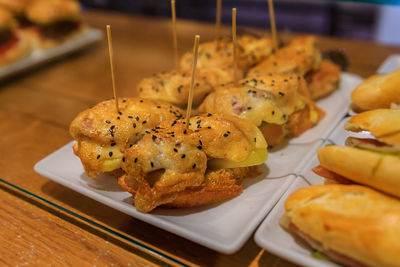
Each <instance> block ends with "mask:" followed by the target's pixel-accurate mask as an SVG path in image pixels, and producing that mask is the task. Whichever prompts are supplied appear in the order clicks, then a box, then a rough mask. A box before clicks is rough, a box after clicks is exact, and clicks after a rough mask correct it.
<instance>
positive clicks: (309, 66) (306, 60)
mask: <svg viewBox="0 0 400 267" xmlns="http://www.w3.org/2000/svg"><path fill="white" fill-rule="evenodd" d="M321 60H322V58H321V52H320V51H319V49H318V48H317V45H316V40H315V37H313V36H305V37H299V38H296V39H294V40H292V42H291V43H290V44H289V45H288V46H286V47H284V48H281V49H279V50H278V51H277V52H276V53H275V54H273V55H271V56H270V57H268V58H267V59H265V60H264V61H262V62H261V63H259V64H258V65H257V66H255V67H254V68H252V69H250V70H249V72H248V73H247V77H249V78H250V77H260V76H265V75H268V74H270V73H297V74H300V75H302V76H304V75H305V74H306V73H307V72H309V71H312V70H317V69H318V68H319V66H320V64H321Z"/></svg>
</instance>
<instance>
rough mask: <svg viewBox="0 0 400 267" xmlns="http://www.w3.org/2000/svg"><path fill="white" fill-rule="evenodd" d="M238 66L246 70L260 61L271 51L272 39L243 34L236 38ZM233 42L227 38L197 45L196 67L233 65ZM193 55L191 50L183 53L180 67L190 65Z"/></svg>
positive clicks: (187, 67)
mask: <svg viewBox="0 0 400 267" xmlns="http://www.w3.org/2000/svg"><path fill="white" fill-rule="evenodd" d="M237 42H238V46H237V48H238V52H237V53H238V54H237V64H238V68H239V69H241V70H242V71H243V72H246V71H247V70H248V69H249V68H250V67H251V66H253V65H255V64H257V63H258V62H261V61H262V60H264V59H265V58H267V57H268V56H269V55H271V53H272V52H273V45H272V40H271V39H269V38H257V37H254V36H251V35H243V36H240V37H239V38H238V39H237ZM232 53H233V44H232V40H231V39H229V38H224V39H221V40H220V42H219V43H217V42H216V41H212V42H206V43H202V44H200V46H199V57H198V59H197V68H199V69H201V68H213V67H225V66H232V65H233V55H232ZM192 61H193V55H192V53H191V52H189V53H186V54H185V55H183V57H182V59H181V68H182V69H190V68H191V67H192Z"/></svg>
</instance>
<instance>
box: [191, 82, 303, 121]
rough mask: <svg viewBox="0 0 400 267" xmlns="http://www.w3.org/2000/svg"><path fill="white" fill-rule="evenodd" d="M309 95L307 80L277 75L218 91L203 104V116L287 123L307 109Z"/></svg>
mask: <svg viewBox="0 0 400 267" xmlns="http://www.w3.org/2000/svg"><path fill="white" fill-rule="evenodd" d="M303 92H305V93H306V92H307V87H306V83H305V81H304V79H303V78H301V77H300V76H297V75H294V74H274V75H271V76H269V75H268V76H263V77H259V78H257V79H256V78H254V79H243V80H240V81H239V82H238V83H237V84H236V83H230V84H226V85H224V86H221V87H218V88H216V90H215V92H213V93H211V94H210V95H208V96H207V97H206V99H205V100H204V102H203V103H202V104H201V105H200V107H199V111H200V112H202V113H205V112H209V113H219V114H226V115H233V116H238V117H241V118H244V119H247V120H250V121H251V122H252V123H254V124H255V125H256V126H260V125H261V123H262V122H267V123H275V124H284V123H286V122H287V121H288V118H289V116H290V115H291V114H292V113H294V112H295V111H297V110H301V109H303V108H304V106H305V104H306V102H307V99H306V97H305V96H304V95H303Z"/></svg>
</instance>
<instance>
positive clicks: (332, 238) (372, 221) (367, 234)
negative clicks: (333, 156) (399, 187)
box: [285, 185, 400, 266]
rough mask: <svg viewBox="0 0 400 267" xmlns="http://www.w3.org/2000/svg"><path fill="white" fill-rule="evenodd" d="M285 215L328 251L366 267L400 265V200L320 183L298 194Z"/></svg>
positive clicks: (288, 203) (290, 200)
mask: <svg viewBox="0 0 400 267" xmlns="http://www.w3.org/2000/svg"><path fill="white" fill-rule="evenodd" d="M285 210H286V214H287V216H288V217H289V219H290V221H291V223H293V224H294V225H295V226H296V227H297V228H299V229H300V230H301V231H302V232H304V233H306V234H307V235H309V236H311V237H312V238H313V239H315V240H317V241H319V242H321V243H322V246H323V248H324V249H326V250H333V251H335V252H338V253H341V254H343V255H346V256H349V257H350V258H352V259H355V260H357V261H359V262H362V263H364V264H366V265H368V266H400V265H399V263H400V253H399V251H400V242H399V238H398V237H399V236H400V201H398V200H397V199H395V198H391V197H389V196H386V195H384V194H381V193H379V192H377V191H374V190H372V189H369V188H367V187H363V186H358V185H319V186H310V187H305V188H301V189H299V190H297V191H296V192H294V193H293V194H292V195H290V196H289V198H288V199H287V200H286V203H285Z"/></svg>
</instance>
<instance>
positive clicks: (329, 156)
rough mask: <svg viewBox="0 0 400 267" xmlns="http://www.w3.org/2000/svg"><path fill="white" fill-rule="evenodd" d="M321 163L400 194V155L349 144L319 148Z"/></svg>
mask: <svg viewBox="0 0 400 267" xmlns="http://www.w3.org/2000/svg"><path fill="white" fill-rule="evenodd" d="M318 159H319V162H320V165H322V166H323V167H324V168H326V169H328V170H330V171H333V172H335V173H337V174H340V175H342V176H344V177H346V178H348V179H350V180H352V181H354V182H357V183H360V184H365V185H368V186H371V187H374V188H376V189H379V190H381V191H384V192H386V193H389V194H391V195H394V196H397V197H400V176H399V174H400V157H399V156H394V155H385V154H382V153H377V152H373V151H369V150H365V149H359V148H355V147H347V146H327V147H325V148H320V149H319V150H318Z"/></svg>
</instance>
